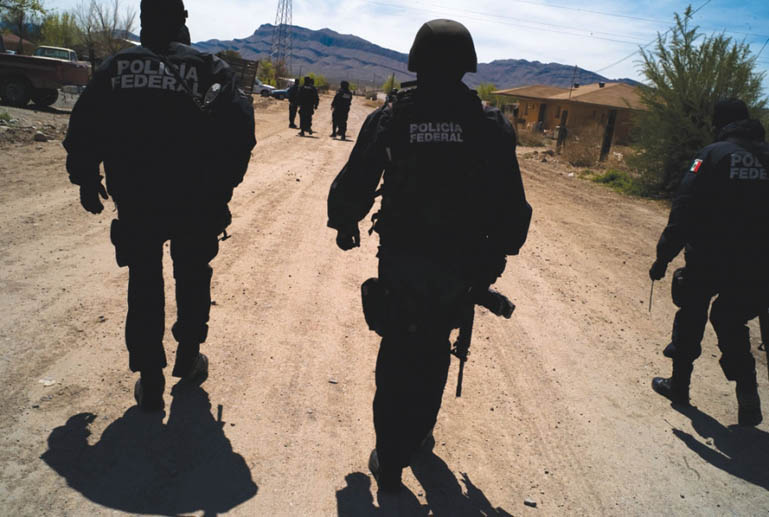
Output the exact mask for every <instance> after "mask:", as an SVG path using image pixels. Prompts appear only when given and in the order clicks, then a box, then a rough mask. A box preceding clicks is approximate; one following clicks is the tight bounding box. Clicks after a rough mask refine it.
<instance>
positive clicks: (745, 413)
mask: <svg viewBox="0 0 769 517" xmlns="http://www.w3.org/2000/svg"><path fill="white" fill-rule="evenodd" d="M713 126H714V128H715V133H716V139H715V142H714V143H713V144H710V145H708V146H707V147H705V148H704V149H702V150H701V151H700V152H699V154H698V155H697V156H696V157H695V159H694V161H693V162H692V165H691V167H690V168H689V171H688V172H687V173H686V174H685V175H684V177H683V180H682V181H681V185H680V187H679V189H678V192H677V193H676V196H675V198H674V200H673V208H672V210H671V212H670V219H669V221H668V225H667V227H666V228H665V231H664V232H663V233H662V236H661V237H660V240H659V243H658V244H657V260H656V261H655V263H654V264H653V265H652V267H651V269H650V271H649V276H650V277H651V279H652V280H659V279H661V278H663V277H664V276H665V271H666V270H667V266H668V264H669V263H670V261H672V260H673V259H674V258H675V257H676V255H678V253H679V252H680V251H681V250H682V249H684V250H685V257H686V267H685V268H681V269H679V270H677V271H676V272H675V273H674V275H673V281H672V284H673V301H674V303H675V304H676V305H678V307H680V309H679V310H678V312H677V313H676V315H675V319H674V321H673V335H672V341H671V343H670V345H668V347H667V348H666V349H665V351H664V355H665V356H666V357H669V358H671V359H672V360H673V374H672V376H671V377H668V378H664V377H656V378H654V379H653V381H652V388H653V389H654V390H655V391H656V392H658V393H660V394H661V395H663V396H665V397H667V398H669V399H671V400H672V401H673V402H675V403H678V404H684V405H688V404H689V384H690V380H691V374H692V370H693V368H694V360H695V359H697V358H698V357H699V356H700V353H701V352H702V349H701V346H700V342H701V341H702V336H703V333H704V330H705V324H706V323H707V320H708V309H710V322H711V323H712V324H713V328H714V330H715V331H716V336H717V337H718V348H719V349H720V350H721V354H722V355H721V359H720V364H721V368H722V369H723V371H724V374H725V375H726V378H727V379H728V380H730V381H736V389H737V406H738V423H739V424H740V425H747V426H754V425H758V424H759V423H760V422H761V420H762V415H761V403H760V400H759V397H758V387H757V382H756V366H755V360H754V358H753V355H752V354H751V352H750V335H749V333H748V327H747V325H746V324H747V322H748V321H749V320H751V319H753V318H755V317H756V316H759V315H762V316H765V313H766V307H767V306H769V269H767V263H769V224H767V221H769V144H767V143H766V141H765V138H766V134H765V132H764V128H763V127H762V125H761V123H760V122H758V121H757V120H752V119H750V117H749V115H748V108H747V106H746V105H745V103H744V102H742V101H741V100H739V99H729V100H724V101H720V102H718V103H717V104H716V105H715V109H714V115H713ZM716 295H717V296H718V298H716V300H715V301H714V302H713V305H712V307H711V306H710V301H711V299H712V298H713V297H714V296H716ZM762 313H764V314H762Z"/></svg>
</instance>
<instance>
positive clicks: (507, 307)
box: [451, 289, 515, 398]
mask: <svg viewBox="0 0 769 517" xmlns="http://www.w3.org/2000/svg"><path fill="white" fill-rule="evenodd" d="M476 305H480V306H481V307H485V308H486V309H488V310H489V311H491V313H492V314H495V315H497V316H502V317H504V318H507V319H509V318H510V317H511V316H512V315H513V311H515V305H514V304H513V302H511V301H510V300H509V299H508V298H507V297H506V296H505V295H503V294H502V293H500V292H498V291H495V290H494V289H486V290H482V291H481V292H480V293H479V294H478V295H476V297H475V299H474V301H473V303H471V304H468V306H467V307H465V309H464V310H463V311H462V317H461V321H460V325H459V336H457V340H456V341H455V342H454V345H453V347H452V349H451V353H452V354H453V355H455V356H456V357H457V358H458V359H459V374H458V377H457V398H459V397H461V396H462V381H463V379H464V374H465V363H466V362H467V355H468V354H469V353H470V343H471V340H472V337H473V325H474V323H475V306H476Z"/></svg>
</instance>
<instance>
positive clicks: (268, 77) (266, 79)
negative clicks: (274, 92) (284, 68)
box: [256, 59, 278, 86]
mask: <svg viewBox="0 0 769 517" xmlns="http://www.w3.org/2000/svg"><path fill="white" fill-rule="evenodd" d="M256 77H258V78H259V80H260V81H262V82H263V83H264V84H269V85H270V86H277V84H278V81H277V75H276V73H275V65H273V64H272V61H268V60H266V59H265V60H262V61H259V68H258V69H257V71H256Z"/></svg>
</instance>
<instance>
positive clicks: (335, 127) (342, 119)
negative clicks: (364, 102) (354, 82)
mask: <svg viewBox="0 0 769 517" xmlns="http://www.w3.org/2000/svg"><path fill="white" fill-rule="evenodd" d="M351 104H352V92H351V91H350V83H348V82H347V81H342V84H341V87H340V88H339V91H338V92H336V95H334V100H332V101H331V138H335V137H336V135H337V132H338V133H339V138H341V139H342V140H344V139H345V138H346V134H347V116H348V115H349V114H350V105H351Z"/></svg>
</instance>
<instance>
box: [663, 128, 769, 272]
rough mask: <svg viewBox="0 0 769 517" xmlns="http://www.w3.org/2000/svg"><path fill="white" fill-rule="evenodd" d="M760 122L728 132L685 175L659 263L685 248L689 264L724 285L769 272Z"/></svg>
mask: <svg viewBox="0 0 769 517" xmlns="http://www.w3.org/2000/svg"><path fill="white" fill-rule="evenodd" d="M764 138H765V133H764V128H763V127H762V126H761V124H760V123H759V122H758V121H755V120H743V121H740V122H735V123H733V124H730V125H728V126H726V127H725V128H724V129H723V130H722V131H721V132H720V134H719V135H718V138H717V141H716V142H715V143H713V144H711V145H709V146H707V147H705V148H704V149H702V150H701V151H700V152H699V154H698V155H697V157H696V158H695V160H694V162H693V163H692V165H691V167H690V169H689V171H688V172H687V173H686V174H685V175H684V178H683V180H682V181H681V185H680V187H679V189H678V192H677V193H676V196H675V198H674V200H673V208H672V210H671V212H670V219H669V222H668V225H667V227H666V228H665V231H664V232H663V233H662V237H660V240H659V243H658V244H657V257H658V260H660V261H664V262H666V263H667V262H670V261H671V260H673V258H675V256H676V255H678V253H679V252H680V251H681V249H683V248H684V247H685V248H686V259H687V264H689V263H690V262H691V263H694V264H696V265H698V266H702V267H704V268H706V270H707V271H709V272H711V273H712V274H713V275H716V276H718V277H719V278H721V279H724V280H727V281H729V280H735V279H738V277H744V276H746V275H752V274H755V273H756V272H762V271H763V272H766V270H767V269H769V144H767V143H766V142H765V141H764Z"/></svg>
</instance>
